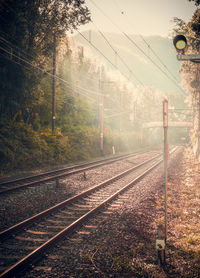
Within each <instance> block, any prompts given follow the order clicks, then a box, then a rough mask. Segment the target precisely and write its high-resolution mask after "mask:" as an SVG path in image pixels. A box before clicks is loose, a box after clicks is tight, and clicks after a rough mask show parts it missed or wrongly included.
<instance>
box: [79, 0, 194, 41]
mask: <svg viewBox="0 0 200 278" xmlns="http://www.w3.org/2000/svg"><path fill="white" fill-rule="evenodd" d="M85 2H86V5H87V7H88V8H89V10H90V12H91V18H92V21H93V22H94V24H95V25H94V24H93V23H89V24H87V25H85V26H84V27H81V28H80V31H83V30H88V29H95V28H96V27H97V28H99V29H100V30H101V31H104V32H105V31H108V32H120V31H119V28H120V29H121V30H123V31H125V32H126V33H129V34H141V35H144V36H150V35H160V36H163V37H168V36H169V35H170V32H171V30H172V28H173V26H174V25H173V23H172V20H173V18H174V17H178V18H181V19H183V20H184V21H186V22H188V21H190V19H191V18H192V15H193V13H194V11H195V9H196V6H195V5H194V3H193V2H189V1H188V0H85ZM94 4H96V5H97V6H98V7H99V8H100V9H101V10H102V11H103V13H104V14H105V15H106V16H107V17H106V16H104V14H103V13H102V12H101V11H100V9H98V8H97V7H96V6H95V5H94ZM110 20H111V21H112V22H113V23H114V24H113V23H112V22H111V21H110ZM116 25H117V26H116ZM95 26H96V27H95Z"/></svg>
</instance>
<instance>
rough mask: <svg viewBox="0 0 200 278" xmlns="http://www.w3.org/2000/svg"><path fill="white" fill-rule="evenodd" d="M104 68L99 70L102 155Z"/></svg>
mask: <svg viewBox="0 0 200 278" xmlns="http://www.w3.org/2000/svg"><path fill="white" fill-rule="evenodd" d="M101 79H102V69H101V67H100V72H99V94H100V103H99V119H100V151H101V155H104V151H103V120H104V95H103V82H102V80H101Z"/></svg>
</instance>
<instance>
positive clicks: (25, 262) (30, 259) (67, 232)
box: [0, 148, 176, 278]
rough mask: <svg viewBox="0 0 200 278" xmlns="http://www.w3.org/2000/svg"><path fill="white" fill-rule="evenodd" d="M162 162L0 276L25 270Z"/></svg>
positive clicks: (8, 275) (155, 164)
mask: <svg viewBox="0 0 200 278" xmlns="http://www.w3.org/2000/svg"><path fill="white" fill-rule="evenodd" d="M175 150H176V148H175V149H173V150H172V152H174V151H175ZM172 152H171V153H172ZM154 159H155V158H154ZM151 160H152V159H151ZM162 162H163V159H160V160H159V161H157V162H155V163H154V164H153V165H152V166H150V167H149V168H148V169H147V170H145V171H144V172H143V173H142V174H140V175H139V176H137V177H136V178H135V179H134V180H133V181H131V182H129V183H128V184H126V185H125V186H123V187H122V188H121V189H119V190H118V191H117V192H115V193H114V194H112V195H111V196H110V197H108V198H107V199H106V200H104V201H103V202H102V203H101V204H99V205H98V206H96V207H95V208H93V209H91V210H90V211H89V212H87V213H85V214H84V215H82V216H81V217H80V218H78V219H77V220H75V221H74V222H73V223H71V224H70V225H68V226H67V227H66V228H64V229H63V230H61V231H60V232H58V233H57V234H56V235H54V236H53V237H52V238H50V239H49V240H47V241H46V242H45V243H43V244H42V245H40V246H39V247H38V248H36V249H35V250H34V251H32V252H30V253H29V254H28V255H26V256H25V257H24V258H22V259H21V260H19V261H18V262H16V263H15V264H14V265H12V266H11V267H9V268H8V269H7V270H5V271H4V272H3V273H1V274H0V278H7V277H13V276H14V275H16V273H17V272H19V271H21V270H23V269H24V267H26V266H27V265H28V264H30V263H31V262H33V261H34V260H35V259H38V257H39V256H41V254H43V253H44V252H45V251H46V250H47V249H48V248H50V247H52V246H53V245H54V244H55V243H57V242H58V241H59V240H61V239H62V238H63V237H65V236H67V235H70V234H71V233H72V232H73V231H74V230H75V229H77V228H78V227H80V225H82V224H83V223H84V222H85V221H87V220H88V219H89V218H90V217H91V216H93V215H94V214H96V213H97V212H99V211H100V210H102V209H103V208H104V207H105V206H107V205H108V204H109V203H110V202H112V201H113V200H114V199H116V198H117V197H118V196H119V195H121V194H122V193H124V192H125V191H126V190H128V189H129V188H130V187H131V186H133V185H134V184H136V183H137V182H139V181H140V180H141V179H142V178H144V177H145V176H146V175H147V174H148V173H150V172H151V171H152V170H153V169H155V168H156V167H157V166H158V165H159V164H161V163H162Z"/></svg>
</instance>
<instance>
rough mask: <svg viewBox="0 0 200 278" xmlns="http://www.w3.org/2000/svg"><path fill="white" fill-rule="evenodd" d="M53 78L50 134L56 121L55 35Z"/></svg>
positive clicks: (54, 42)
mask: <svg viewBox="0 0 200 278" xmlns="http://www.w3.org/2000/svg"><path fill="white" fill-rule="evenodd" d="M52 74H53V79H52V134H53V135H54V134H55V121H56V35H55V34H54V37H53V72H52Z"/></svg>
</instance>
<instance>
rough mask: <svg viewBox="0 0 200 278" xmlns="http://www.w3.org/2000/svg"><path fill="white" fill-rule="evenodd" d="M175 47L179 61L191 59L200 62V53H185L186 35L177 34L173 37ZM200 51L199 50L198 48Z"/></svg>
mask: <svg viewBox="0 0 200 278" xmlns="http://www.w3.org/2000/svg"><path fill="white" fill-rule="evenodd" d="M173 44H174V47H175V48H176V51H177V52H178V54H177V59H178V60H179V61H191V62H194V63H200V54H199V53H197V54H187V55H186V54H185V51H186V50H187V47H188V45H187V39H186V37H185V36H184V35H177V36H176V37H174V39H173ZM198 51H199V50H198Z"/></svg>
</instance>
